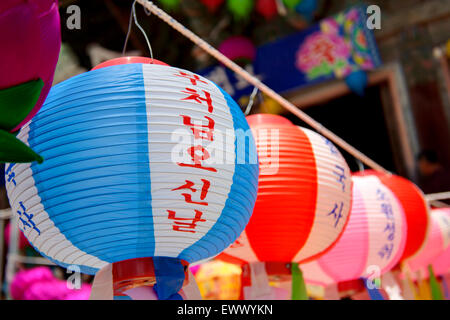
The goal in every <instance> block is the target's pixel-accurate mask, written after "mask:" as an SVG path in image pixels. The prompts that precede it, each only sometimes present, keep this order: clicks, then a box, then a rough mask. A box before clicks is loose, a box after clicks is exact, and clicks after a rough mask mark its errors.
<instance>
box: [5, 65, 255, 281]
mask: <svg viewBox="0 0 450 320" xmlns="http://www.w3.org/2000/svg"><path fill="white" fill-rule="evenodd" d="M180 72H183V73H185V74H186V73H187V74H191V73H189V72H187V71H184V70H180V69H177V68H172V67H168V66H161V65H142V64H129V65H120V66H112V67H108V68H104V69H99V70H95V71H91V72H87V73H84V74H81V75H79V76H76V77H74V78H71V79H69V80H67V81H64V82H63V83H61V84H58V85H56V86H55V87H54V88H53V89H52V90H51V93H50V95H49V97H48V99H47V102H46V104H45V105H44V107H43V108H42V110H41V111H40V112H39V113H38V115H37V116H36V118H35V119H33V121H32V122H31V123H30V124H29V125H27V126H26V127H24V128H23V130H21V132H20V133H19V135H18V137H19V139H21V140H22V141H24V142H25V143H27V144H28V145H29V146H30V147H32V148H33V149H34V150H36V151H37V152H39V153H40V154H41V155H42V156H43V157H44V159H45V161H44V163H43V164H41V165H38V164H36V163H33V164H15V165H14V166H13V170H12V172H13V173H14V174H15V180H14V181H15V184H13V183H12V181H11V182H10V183H8V184H7V189H8V195H9V198H10V202H11V206H12V208H13V211H14V212H18V213H20V214H23V211H24V210H26V213H27V215H28V217H29V216H30V214H32V215H33V216H32V219H30V220H32V222H33V223H34V224H35V226H36V228H32V225H31V226H27V225H24V224H23V223H20V228H21V229H22V230H23V231H24V233H25V235H26V236H27V238H28V239H29V240H30V242H31V243H32V244H33V246H34V247H35V248H36V249H37V250H38V251H39V252H41V253H42V254H43V255H44V256H46V257H48V258H49V259H51V260H53V261H55V262H57V263H58V264H60V265H63V266H66V265H70V264H74V265H79V266H81V267H82V271H84V272H87V273H95V272H96V270H97V269H99V268H101V267H102V266H104V265H106V264H107V263H112V262H117V261H121V260H126V259H132V258H141V257H153V256H163V257H164V256H165V257H175V258H179V259H183V260H186V261H188V262H193V261H197V260H200V259H204V258H207V257H210V256H213V255H215V254H218V253H219V252H220V251H222V250H223V249H224V248H226V247H227V246H228V245H229V244H230V243H232V242H233V241H234V240H235V239H236V238H237V237H238V236H239V234H240V233H241V232H242V230H243V229H244V227H245V225H246V224H247V222H248V219H249V218H250V215H251V213H252V210H253V204H254V201H255V199H256V191H257V180H258V164H257V163H254V164H248V162H245V163H243V162H239V160H240V159H238V157H237V154H238V152H237V148H238V142H237V139H236V136H235V133H236V131H235V130H238V129H242V130H244V131H245V130H249V127H248V124H247V122H246V120H245V117H244V115H243V114H242V112H241V111H240V109H239V107H238V106H237V104H236V103H235V102H234V101H233V100H232V99H231V98H230V97H229V96H228V95H227V94H226V93H225V92H223V91H222V90H221V89H220V88H218V87H217V86H216V85H215V84H214V83H212V82H210V81H209V80H207V79H204V78H201V77H200V78H197V79H198V81H197V83H196V86H194V85H193V83H191V81H190V80H189V79H188V78H184V77H180V76H178V75H179V73H180ZM188 89H190V90H194V89H195V90H198V92H208V93H210V95H211V99H212V105H213V107H214V109H213V110H212V112H208V107H207V106H206V103H205V105H203V104H201V103H198V102H200V101H201V100H198V101H196V100H193V99H190V100H189V99H188V100H186V99H185V98H186V97H187V96H189V94H190V92H191V91H187V90H188ZM183 91H186V92H187V93H183ZM183 115H184V116H186V117H190V118H189V119H190V120H191V123H194V124H195V123H197V125H200V124H199V121H201V124H202V125H205V124H206V125H207V124H208V121H206V120H205V116H209V117H210V118H211V119H212V120H213V121H214V123H215V127H214V128H215V129H214V130H215V137H216V138H217V137H218V136H219V134H223V135H224V137H223V142H220V143H214V142H206V141H203V140H202V141H200V142H199V141H198V140H194V139H193V137H194V135H193V131H191V130H190V128H189V127H188V126H186V125H183V119H184V118H183V117H182V116H183ZM249 138H250V139H253V138H252V136H251V134H250V135H249ZM194 143H195V144H194ZM197 143H202V145H203V146H204V147H205V148H206V150H207V151H208V152H209V154H210V155H214V154H219V153H221V154H223V161H222V162H218V161H216V162H217V163H215V162H214V161H215V160H214V159H216V158H214V159H213V157H211V162H208V161H207V160H208V159H204V160H205V161H204V162H202V166H203V167H209V168H214V169H215V170H216V171H211V170H204V169H199V168H195V167H193V165H194V163H193V162H192V159H193V158H192V159H191V157H192V156H189V154H188V152H187V151H186V150H187V149H188V148H189V147H192V146H193V145H196V144H197ZM241 147H242V146H241ZM176 152H178V153H179V155H180V156H182V158H181V159H175V158H174V154H175V153H176ZM244 155H245V156H246V159H251V158H254V159H256V149H255V147H254V144H253V143H250V147H248V148H245V150H244ZM179 163H182V164H191V166H181V165H179ZM204 180H207V181H208V183H209V184H208V186H207V187H205V185H206V183H207V182H205V181H204ZM188 181H189V182H191V183H193V185H191V186H190V188H184V189H177V188H180V187H181V186H183V185H186V184H187V183H188ZM205 188H206V189H205ZM205 190H206V192H205V194H204V196H205V197H204V198H201V194H203V193H204V191H205ZM183 194H189V195H190V198H189V199H190V200H191V201H193V202H197V203H191V202H189V203H188V200H187V198H186V197H185V196H183ZM198 203H207V204H206V205H204V204H198ZM22 205H23V206H24V207H22ZM169 210H170V211H173V212H174V215H173V216H171V214H170V213H169ZM195 210H197V211H201V214H200V215H199V217H198V219H197V218H196V219H195V221H194V217H196V216H197V211H195ZM21 217H22V218H24V216H23V215H22V216H21ZM27 219H28V218H27ZM189 224H190V227H187V226H186V225H189ZM174 226H182V228H183V227H184V229H181V228H179V230H175V227H174ZM180 229H181V230H183V231H180ZM37 230H39V231H40V233H39V232H38V231H37ZM191 231H194V232H191Z"/></svg>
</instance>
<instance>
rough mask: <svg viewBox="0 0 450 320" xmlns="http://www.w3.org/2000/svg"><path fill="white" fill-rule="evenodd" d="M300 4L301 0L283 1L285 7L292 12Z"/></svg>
mask: <svg viewBox="0 0 450 320" xmlns="http://www.w3.org/2000/svg"><path fill="white" fill-rule="evenodd" d="M300 2H302V0H283V3H284V5H285V6H286V7H288V8H289V9H291V10H294V9H295V7H296V6H298V5H299V4H300Z"/></svg>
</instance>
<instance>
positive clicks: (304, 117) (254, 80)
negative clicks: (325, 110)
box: [136, 0, 390, 174]
mask: <svg viewBox="0 0 450 320" xmlns="http://www.w3.org/2000/svg"><path fill="white" fill-rule="evenodd" d="M136 1H137V2H139V3H140V4H141V5H142V6H144V7H146V8H147V9H148V10H149V11H151V12H152V13H153V14H154V15H156V16H157V17H158V18H160V19H161V20H163V21H164V22H166V23H167V24H168V25H170V26H171V27H172V28H174V29H175V30H177V31H178V32H180V33H181V34H182V35H184V36H185V37H186V38H188V39H189V40H191V41H192V42H194V43H195V44H196V45H197V46H199V47H200V48H202V49H203V50H205V51H206V52H207V53H208V54H210V55H211V56H213V57H214V58H216V59H217V60H219V61H220V62H222V63H223V64H224V65H225V66H227V67H228V68H229V69H231V70H232V71H234V72H235V73H236V74H238V75H240V76H241V77H242V78H243V79H245V80H246V81H247V82H249V83H250V84H252V85H254V86H255V87H257V88H258V89H259V90H261V91H262V92H264V93H265V94H266V95H267V96H268V97H270V98H272V99H274V100H275V101H276V102H278V103H279V104H280V105H281V106H282V107H284V108H285V109H286V110H288V111H290V112H291V113H293V114H294V115H296V116H297V117H298V118H299V119H301V120H303V121H304V122H305V123H306V124H308V125H309V126H311V127H312V128H314V129H315V130H316V131H317V132H318V133H320V134H321V135H323V136H325V137H326V138H328V139H329V140H331V141H333V142H334V143H335V144H337V145H338V146H339V147H341V148H342V149H344V150H345V151H347V152H348V153H350V154H351V155H353V156H354V157H355V158H358V159H360V160H361V161H362V162H364V163H365V164H366V165H367V166H369V167H371V168H373V169H375V170H377V171H381V172H384V173H387V174H390V172H389V171H388V170H386V169H385V168H383V167H382V166H380V165H379V164H378V163H376V162H375V161H373V160H372V159H370V158H369V157H367V156H366V155H364V154H363V153H362V152H360V151H359V150H357V149H356V148H354V147H353V146H351V145H350V144H348V143H347V142H346V141H344V140H343V139H341V138H340V137H338V136H337V135H335V134H334V133H333V132H331V131H330V130H328V129H327V128H325V127H324V126H322V125H321V124H320V123H318V122H317V121H315V120H314V119H313V118H311V117H310V116H308V115H307V114H306V113H305V112H303V111H302V110H300V109H299V108H298V107H297V106H295V105H294V104H292V103H291V102H289V101H288V100H286V99H285V98H283V97H282V96H281V95H279V94H278V93H277V92H275V91H274V90H272V89H271V88H269V87H268V86H266V85H265V84H264V83H262V82H261V81H260V80H259V79H257V78H256V77H254V76H253V75H251V74H250V73H248V72H247V71H246V70H244V69H242V68H241V67H240V66H238V65H237V64H236V63H234V62H233V61H231V60H230V59H228V58H227V57H226V56H225V55H223V54H222V53H220V52H219V51H218V50H217V49H215V48H214V47H212V46H211V45H210V44H209V43H207V42H206V41H205V40H203V39H202V38H200V37H199V36H197V35H196V34H194V33H193V32H192V31H190V30H189V29H187V28H186V27H185V26H183V25H182V24H181V23H179V22H178V21H176V20H175V19H174V18H172V17H171V16H170V15H168V14H167V13H166V12H165V11H163V10H161V9H160V8H158V7H157V6H156V5H155V4H154V3H153V2H151V1H148V0H136Z"/></svg>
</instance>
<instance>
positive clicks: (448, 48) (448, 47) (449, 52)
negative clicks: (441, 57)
mask: <svg viewBox="0 0 450 320" xmlns="http://www.w3.org/2000/svg"><path fill="white" fill-rule="evenodd" d="M445 53H446V54H447V57H448V58H450V39H449V40H448V41H447V45H446V46H445Z"/></svg>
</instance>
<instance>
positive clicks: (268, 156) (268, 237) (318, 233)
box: [220, 114, 352, 263]
mask: <svg viewBox="0 0 450 320" xmlns="http://www.w3.org/2000/svg"><path fill="white" fill-rule="evenodd" d="M247 120H248V122H249V124H250V127H251V129H252V132H253V134H254V135H255V137H256V144H257V149H258V157H259V161H260V177H259V187H258V197H257V200H256V204H255V209H254V211H253V215H252V217H251V219H250V222H249V224H248V225H247V227H246V229H245V231H244V232H243V233H242V234H241V236H240V237H239V239H238V240H237V241H236V242H235V243H234V244H233V245H232V246H231V247H230V248H228V249H227V250H225V251H224V253H222V254H221V256H220V258H221V259H224V260H229V261H233V262H237V263H249V262H250V263H251V262H258V261H262V262H281V263H289V262H302V261H306V260H310V259H314V258H315V257H317V256H319V255H321V254H323V253H325V252H326V251H327V250H329V248H330V247H331V246H332V245H333V244H334V243H335V242H336V241H337V239H338V238H339V236H340V234H341V233H342V231H343V229H344V226H345V225H346V223H347V220H348V215H349V211H350V202H351V188H352V184H351V178H350V171H349V168H348V166H347V164H346V162H345V160H344V158H343V157H342V155H341V154H340V153H339V151H338V150H337V148H336V147H335V146H334V145H333V144H332V143H331V142H330V141H328V140H327V139H326V138H324V137H322V136H320V135H319V134H317V133H315V132H313V131H311V130H308V129H305V128H300V127H296V126H294V125H293V124H292V123H291V122H290V121H289V120H287V119H285V118H283V117H281V116H275V115H267V114H258V115H253V116H249V117H247Z"/></svg>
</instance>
